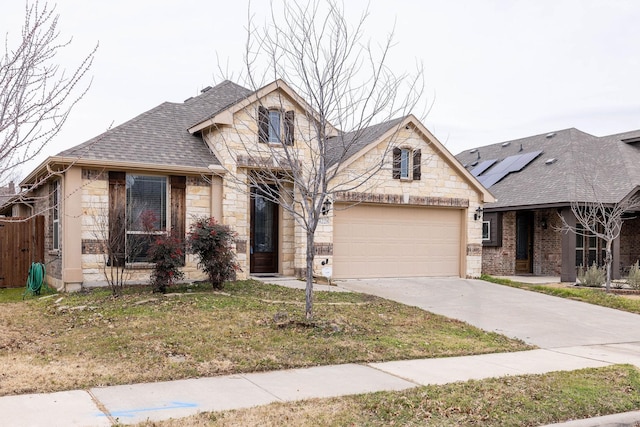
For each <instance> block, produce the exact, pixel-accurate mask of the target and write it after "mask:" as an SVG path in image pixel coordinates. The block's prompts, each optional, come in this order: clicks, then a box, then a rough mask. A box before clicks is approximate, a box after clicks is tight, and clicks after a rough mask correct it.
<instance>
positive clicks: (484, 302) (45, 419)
mask: <svg viewBox="0 0 640 427" xmlns="http://www.w3.org/2000/svg"><path fill="white" fill-rule="evenodd" d="M263 280H264V279H263ZM266 281H268V282H270V283H277V284H279V285H282V286H289V287H295V288H304V282H300V281H298V280H294V279H291V278H269V279H266ZM315 289H316V290H323V291H327V292H344V291H346V290H350V291H356V292H367V293H372V294H376V295H379V296H382V297H384V298H389V299H392V300H396V301H400V302H404V303H406V304H410V305H416V306H418V307H421V308H423V309H426V310H429V311H432V312H436V313H440V314H443V315H446V316H449V317H453V318H459V319H461V320H464V321H467V322H469V323H471V324H473V325H475V326H479V327H481V328H483V329H485V330H489V331H492V330H493V331H496V332H500V333H504V334H506V335H509V336H513V337H517V338H520V339H523V340H525V341H527V342H529V343H533V344H536V345H538V346H540V347H542V348H541V349H538V350H531V351H523V352H516V353H497V354H486V355H479V356H465V357H451V358H440V359H420V360H406V361H394V362H385V363H370V364H363V365H359V364H346V365H334V366H322V367H314V368H307V369H292V370H286V371H274V372H264V373H253V374H241V375H230V376H222V377H213V378H200V379H189V380H179V381H171V382H161V383H148V384H134V385H123V386H113V387H100V388H92V389H90V390H77V391H67V392H60V393H49V394H30V395H21V396H7V397H2V398H0V424H2V425H9V426H110V425H112V424H114V423H120V424H135V423H138V422H141V421H145V420H151V421H160V420H165V419H169V418H182V417H186V416H189V415H193V414H196V413H198V412H205V411H222V410H228V409H240V408H248V407H252V406H258V405H265V404H268V403H272V402H286V401H297V400H303V399H309V398H323V397H336V396H344V395H350V394H359V393H369V392H376V391H385V390H403V389H407V388H412V387H417V386H420V385H430V384H445V383H451V382H456V381H466V380H470V379H483V378H489V377H501V376H505V375H522V374H542V373H547V372H553V371H568V370H575V369H581V368H589V367H602V366H608V365H611V364H618V363H629V364H634V365H636V366H638V367H640V328H637V327H632V326H637V325H638V324H640V322H639V319H640V316H638V315H632V314H630V313H624V312H620V311H617V310H610V309H603V308H602V307H596V306H593V305H589V304H584V303H579V302H576V301H569V300H563V299H560V298H554V297H549V296H546V295H541V294H535V293H531V292H527V291H523V290H519V289H513V288H508V287H505V286H498V285H494V284H490V283H486V282H482V281H477V280H465V279H452V278H443V279H434V278H429V279H419V278H414V279H390V280H377V281H345V282H341V283H339V286H338V287H336V286H326V285H316V286H315ZM621 325H622V327H621ZM636 421H639V422H640V412H632V413H627V414H617V415H612V416H608V417H600V418H594V419H590V420H580V421H571V422H569V423H565V424H562V425H565V426H567V427H568V426H571V427H586V426H601V425H610V426H614V425H634V423H635V422H636Z"/></svg>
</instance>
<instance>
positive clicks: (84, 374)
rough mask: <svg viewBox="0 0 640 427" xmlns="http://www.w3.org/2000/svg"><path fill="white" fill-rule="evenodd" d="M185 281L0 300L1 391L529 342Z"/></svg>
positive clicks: (391, 308)
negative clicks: (308, 313) (183, 284)
mask: <svg viewBox="0 0 640 427" xmlns="http://www.w3.org/2000/svg"><path fill="white" fill-rule="evenodd" d="M176 291H177V293H174V294H173V295H165V296H163V295H157V294H152V293H150V291H149V290H148V289H147V288H141V287H138V288H134V289H129V290H127V292H126V293H125V294H124V295H122V296H120V297H118V298H113V297H112V296H111V295H110V293H109V292H108V291H107V290H104V289H103V290H95V291H92V292H88V293H79V294H73V295H60V296H58V295H56V296H53V297H49V298H46V299H28V300H27V301H20V300H19V302H5V303H2V304H0V330H2V333H1V334H0V395H11V394H23V393H34V392H51V391H60V390H70V389H83V388H88V387H93V386H106V385H114V384H128V383H138V382H147V381H164V380H172V379H181V378H192V377H203V376H214V375H222V374H232V373H239V372H254V371H264V370H274V369H285V368H294V367H304V366H317V365H326V364H338V363H349V362H355V363H359V362H373V361H385V360H400V359H411V358H423V357H444V356H459V355H468V354H480V353H491V352H505V351H518V350H525V349H529V348H531V347H530V346H527V345H525V344H524V343H522V342H521V341H517V340H512V339H508V338H506V337H504V336H501V335H498V334H495V333H485V332H483V331H481V330H479V329H477V328H474V327H472V326H470V325H468V324H465V323H462V322H459V321H455V320H451V319H447V318H445V317H442V316H437V315H434V314H431V313H427V312H424V311H422V310H419V309H417V308H413V307H408V306H404V305H401V304H397V303H394V302H390V301H386V300H383V299H380V298H376V297H372V296H367V295H362V294H352V293H338V292H330V293H326V292H317V293H316V294H315V300H316V304H315V314H316V320H315V321H314V322H313V323H306V322H304V321H302V319H303V318H304V305H303V301H304V291H300V290H294V289H287V288H282V287H278V286H274V285H262V284H260V283H259V282H252V281H244V282H236V283H232V284H229V285H228V286H227V287H226V288H225V290H224V292H213V291H211V290H210V289H209V288H208V287H206V286H203V285H200V286H196V287H193V288H182V289H176ZM3 292H4V290H0V301H2V300H3V295H2V293H3ZM4 299H5V300H6V298H4Z"/></svg>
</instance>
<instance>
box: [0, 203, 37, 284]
mask: <svg viewBox="0 0 640 427" xmlns="http://www.w3.org/2000/svg"><path fill="white" fill-rule="evenodd" d="M32 262H44V216H41V215H39V216H36V217H33V218H29V219H25V218H15V217H12V218H10V219H9V218H4V219H3V218H0V288H21V287H23V286H25V283H26V281H27V276H28V275H29V268H30V267H31V263H32Z"/></svg>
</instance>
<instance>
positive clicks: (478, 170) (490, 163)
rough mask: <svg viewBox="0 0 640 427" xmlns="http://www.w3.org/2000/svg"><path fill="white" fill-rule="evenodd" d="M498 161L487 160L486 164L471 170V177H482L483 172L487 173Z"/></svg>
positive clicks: (483, 163)
mask: <svg viewBox="0 0 640 427" xmlns="http://www.w3.org/2000/svg"><path fill="white" fill-rule="evenodd" d="M497 161H498V159H491V160H485V161H484V162H482V163H480V164H479V165H478V166H476V167H475V168H473V169H471V175H473V176H478V175H480V174H481V173H482V172H484V171H486V170H487V169H489V168H490V167H491V166H493V164H494V163H495V162H497Z"/></svg>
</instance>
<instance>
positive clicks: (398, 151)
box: [391, 147, 402, 179]
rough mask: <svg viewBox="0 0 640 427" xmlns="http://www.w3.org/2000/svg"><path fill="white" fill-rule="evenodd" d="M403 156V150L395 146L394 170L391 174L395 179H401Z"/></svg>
mask: <svg viewBox="0 0 640 427" xmlns="http://www.w3.org/2000/svg"><path fill="white" fill-rule="evenodd" d="M401 156H402V150H401V149H399V148H398V147H395V148H394V149H393V172H392V175H391V176H392V177H393V179H400V163H401V162H402V160H401Z"/></svg>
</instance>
